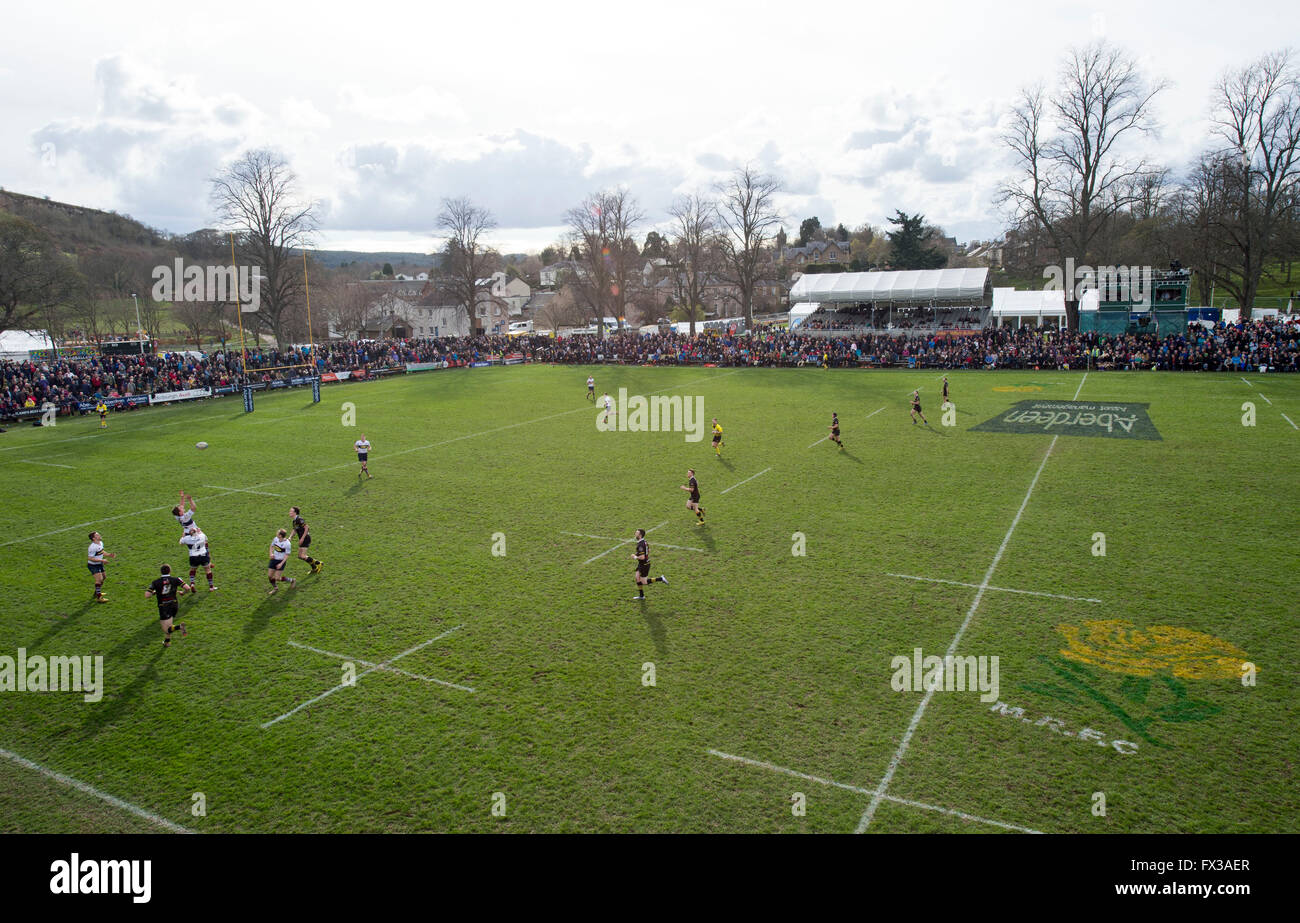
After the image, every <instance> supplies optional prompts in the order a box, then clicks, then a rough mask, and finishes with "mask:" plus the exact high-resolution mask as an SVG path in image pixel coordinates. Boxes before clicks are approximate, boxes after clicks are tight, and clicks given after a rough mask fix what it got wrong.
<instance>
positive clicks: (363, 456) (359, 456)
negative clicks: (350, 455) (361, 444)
mask: <svg viewBox="0 0 1300 923" xmlns="http://www.w3.org/2000/svg"><path fill="white" fill-rule="evenodd" d="M369 456H370V453H369V452H358V453H357V461H359V462H364V461H365V460H366V459H367V458H368V457H369Z"/></svg>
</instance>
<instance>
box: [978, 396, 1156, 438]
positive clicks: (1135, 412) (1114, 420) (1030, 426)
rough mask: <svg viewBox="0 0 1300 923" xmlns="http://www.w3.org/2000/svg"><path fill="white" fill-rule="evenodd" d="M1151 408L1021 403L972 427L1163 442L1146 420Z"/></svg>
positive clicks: (1085, 403) (1081, 403)
mask: <svg viewBox="0 0 1300 923" xmlns="http://www.w3.org/2000/svg"><path fill="white" fill-rule="evenodd" d="M1150 406H1151V405H1150V404H1101V403H1095V402H1093V401H1042V400H1031V401H1021V402H1020V403H1018V404H1016V405H1015V406H1013V407H1011V408H1010V409H1009V410H1006V411H1003V412H1002V413H1000V414H998V415H997V416H996V417H994V418H993V419H991V420H985V421H984V422H983V423H980V424H978V425H977V426H972V427H971V432H977V433H1051V434H1052V435H1053V436H1056V435H1060V436H1101V437H1105V438H1110V439H1148V440H1157V441H1158V440H1160V438H1161V436H1160V433H1159V432H1158V431H1157V430H1156V427H1155V424H1154V423H1152V422H1151V418H1150V417H1149V416H1147V408H1148V407H1150Z"/></svg>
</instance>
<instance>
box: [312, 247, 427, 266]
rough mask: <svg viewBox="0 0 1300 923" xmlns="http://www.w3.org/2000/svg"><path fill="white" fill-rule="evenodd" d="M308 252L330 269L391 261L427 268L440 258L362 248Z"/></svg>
mask: <svg viewBox="0 0 1300 923" xmlns="http://www.w3.org/2000/svg"><path fill="white" fill-rule="evenodd" d="M308 252H309V253H310V254H311V255H312V259H314V260H316V262H318V263H320V264H321V265H322V266H328V267H329V268H330V269H336V268H338V267H339V266H342V265H343V264H344V263H364V264H369V263H374V264H375V265H376V266H382V265H383V264H384V263H392V264H393V266H419V267H420V268H421V269H426V270H427V269H429V268H430V267H431V266H437V265H438V264H439V263H440V262H441V259H442V256H441V254H437V253H402V252H399V251H392V252H376V253H368V252H366V251H363V250H309V251H308Z"/></svg>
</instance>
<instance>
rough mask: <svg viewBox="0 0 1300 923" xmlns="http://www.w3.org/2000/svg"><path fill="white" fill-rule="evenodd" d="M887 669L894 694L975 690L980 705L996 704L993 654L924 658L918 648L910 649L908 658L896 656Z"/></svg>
mask: <svg viewBox="0 0 1300 923" xmlns="http://www.w3.org/2000/svg"><path fill="white" fill-rule="evenodd" d="M889 666H890V669H892V670H893V671H894V675H893V676H892V677H891V678H890V680H889V686H890V688H891V689H893V690H894V691H895V692H922V691H925V692H976V691H978V692H980V693H982V695H980V701H981V702H996V701H997V698H998V658H997V655H994V656H992V657H985V656H984V655H983V654H981V655H980V656H978V657H975V656H972V655H966V656H964V657H961V656H954V655H952V654H945V655H944V656H942V657H939V656H936V655H934V654H931V655H930V656H928V657H926V656H924V655H923V653H922V651H921V649H920V648H919V647H918V648H913V650H912V656H911V657H910V658H909V657H906V656H904V655H902V654H900V655H898V656H897V657H894V658H893V659H892V660H891V661H890V662H889Z"/></svg>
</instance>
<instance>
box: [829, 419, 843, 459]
mask: <svg viewBox="0 0 1300 923" xmlns="http://www.w3.org/2000/svg"><path fill="white" fill-rule="evenodd" d="M831 442H833V443H835V444H836V445H837V446H839V447H840V450H841V451H843V449H844V443H842V442H840V417H839V414H837V413H836V412H835V411H833V410H832V411H831Z"/></svg>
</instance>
